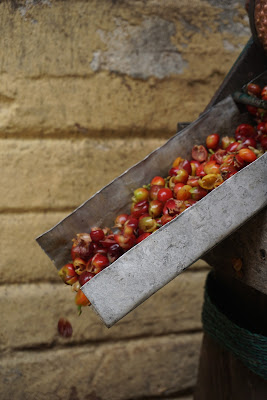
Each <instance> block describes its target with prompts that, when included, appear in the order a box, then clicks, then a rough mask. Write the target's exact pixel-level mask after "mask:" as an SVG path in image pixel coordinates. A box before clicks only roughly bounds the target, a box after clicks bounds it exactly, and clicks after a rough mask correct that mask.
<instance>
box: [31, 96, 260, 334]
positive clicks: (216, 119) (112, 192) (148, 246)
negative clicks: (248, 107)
mask: <svg viewBox="0 0 267 400" xmlns="http://www.w3.org/2000/svg"><path fill="white" fill-rule="evenodd" d="M241 122H245V117H244V115H241V114H240V113H239V110H238V108H237V107H236V105H235V103H234V102H233V100H232V99H231V97H228V98H226V99H225V100H223V101H221V102H220V103H218V104H217V105H216V106H214V107H213V108H211V109H210V110H209V111H207V112H206V113H205V114H202V115H201V117H200V118H199V119H197V120H196V121H195V122H193V123H192V124H190V125H189V126H188V127H187V128H185V129H184V130H182V131H181V132H179V133H178V134H176V135H175V136H174V137H173V138H171V139H170V140H169V141H168V142H166V144H165V145H163V146H162V147H160V148H159V149H157V150H155V151H154V152H153V153H151V154H150V155H149V156H147V157H146V158H145V159H144V160H143V161H141V162H140V163H138V164H136V165H135V166H133V167H132V168H130V169H129V170H127V171H126V172H125V173H124V174H122V175H121V176H120V177H118V178H116V179H115V180H114V181H112V182H111V183H110V184H109V185H107V186H106V187H104V188H103V189H102V190H100V191H99V192H97V193H96V194H95V195H94V196H93V197H91V198H90V199H89V200H88V201H86V202H85V203H84V204H82V205H81V206H80V207H79V208H78V209H76V210H75V211H74V212H73V213H71V214H70V215H69V216H68V217H67V218H65V219H64V220H62V221H61V222H60V223H59V224H57V225H56V226H55V227H53V228H52V229H50V230H49V231H48V232H46V233H45V234H43V235H41V236H39V237H38V238H37V242H38V243H39V245H40V246H41V247H42V248H43V250H44V251H45V252H46V254H47V255H48V256H49V257H50V258H51V260H52V261H53V262H54V263H55V265H56V267H57V268H61V267H62V266H63V265H64V264H65V263H66V262H69V260H70V249H71V245H72V242H71V240H72V238H73V237H75V235H76V233H79V232H88V230H89V229H90V227H92V226H112V225H113V221H114V216H116V215H117V214H118V213H120V212H122V211H124V212H127V211H128V210H129V207H130V204H131V197H132V191H133V190H134V189H136V187H138V186H141V185H143V184H146V183H148V182H149V181H150V180H151V178H152V177H153V176H155V175H163V176H166V174H167V171H168V170H169V168H170V163H171V162H172V160H173V159H175V158H176V157H177V156H181V157H184V158H191V155H190V153H191V148H192V146H193V145H194V144H202V143H203V142H204V141H205V138H206V136H207V135H208V134H210V133H211V132H218V133H219V134H220V135H229V136H231V135H233V134H234V130H235V127H236V126H237V124H238V123H241ZM248 182H249V184H248ZM266 186H267V184H266V154H265V155H264V156H262V157H261V158H260V159H258V160H256V161H255V162H254V163H252V164H250V165H249V166H247V167H246V168H244V169H243V170H242V171H240V172H239V173H238V174H236V175H234V176H233V177H232V178H230V179H229V180H228V181H226V182H225V183H224V184H223V185H222V186H220V187H218V188H217V189H216V190H214V191H212V192H211V193H210V194H209V195H208V196H207V197H205V198H204V199H202V200H201V201H200V202H198V203H197V204H196V205H194V206H193V207H191V208H190V209H188V210H186V211H185V212H184V213H182V214H181V215H180V216H179V217H178V218H176V219H175V220H174V221H172V222H171V223H170V224H167V225H166V226H164V227H162V228H161V229H160V230H158V231H157V232H155V233H154V234H153V235H151V236H149V237H148V238H147V239H146V240H145V241H144V242H141V243H140V244H139V245H137V246H136V247H134V248H133V249H131V250H130V251H128V252H127V253H126V254H124V255H123V256H122V257H121V258H120V259H118V260H117V261H116V262H115V263H113V264H112V265H111V266H110V267H108V268H107V269H105V270H104V271H102V272H101V273H100V274H98V275H97V276H96V277H95V278H94V279H93V280H91V281H90V282H88V283H87V284H86V285H84V287H83V290H84V292H85V294H86V295H87V296H88V298H89V300H90V301H91V302H92V304H93V306H94V309H95V311H96V312H97V313H98V314H99V315H100V317H101V318H102V320H103V321H104V323H105V324H106V325H107V326H112V325H113V324H114V323H115V322H116V321H118V320H119V319H121V318H122V317H123V316H124V315H126V314H127V313H128V312H129V311H130V310H132V309H133V308H135V307H136V306H137V305H138V304H140V303H141V302H143V301H144V300H145V299H146V298H148V297H149V296H150V295H151V294H153V293H154V292H155V291H157V290H158V289H159V288H160V287H162V286H164V285H165V284H166V283H167V282H169V281H170V280H171V279H173V278H174V277H175V276H177V275H178V274H179V273H180V272H181V271H182V270H183V269H185V268H187V267H188V266H189V265H191V264H192V263H193V262H194V261H195V260H196V259H198V258H200V257H201V255H202V254H203V253H205V252H207V251H208V250H209V249H210V248H212V247H213V246H214V245H216V243H218V242H219V241H220V240H223V239H224V238H225V237H226V236H228V235H229V234H230V233H231V232H232V231H234V230H235V229H237V228H238V227H239V226H240V225H241V224H242V223H244V222H245V221H246V220H247V219H248V218H250V217H251V216H252V215H254V214H255V213H256V212H257V211H259V210H260V209H261V208H262V207H264V205H265V204H266ZM103 210H107V212H106V213H103Z"/></svg>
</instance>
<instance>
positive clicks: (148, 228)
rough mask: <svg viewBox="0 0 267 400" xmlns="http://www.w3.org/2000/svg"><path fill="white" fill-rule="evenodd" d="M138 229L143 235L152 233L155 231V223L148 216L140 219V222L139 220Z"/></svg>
mask: <svg viewBox="0 0 267 400" xmlns="http://www.w3.org/2000/svg"><path fill="white" fill-rule="evenodd" d="M139 228H140V229H141V230H142V231H143V232H144V233H147V232H148V233H150V232H154V231H155V230H156V229H157V222H156V220H155V219H154V218H152V217H150V216H149V217H143V218H140V220H139Z"/></svg>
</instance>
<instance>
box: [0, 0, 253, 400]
mask: <svg viewBox="0 0 267 400" xmlns="http://www.w3.org/2000/svg"><path fill="white" fill-rule="evenodd" d="M249 36H250V32H249V28H248V21H247V17H246V14H245V11H244V4H243V1H236V2H230V1H212V0H210V1H204V0H193V1H191V2H187V1H171V0H166V1H164V2H162V1H160V0H137V1H130V0H124V1H122V0H121V1H120V0H117V1H115V0H114V1H109V0H98V1H97V0H95V1H94V0H92V1H83V0H77V1H74V0H66V1H52V0H51V1H49V0H27V1H19V0H10V1H9V0H6V1H4V2H1V4H0V167H1V175H0V187H1V196H0V221H1V230H0V254H1V258H0V265H1V267H0V268H1V273H0V313H1V324H0V352H1V357H0V399H1V400H2V399H3V400H6V399H9V398H10V399H11V398H12V399H14V400H16V399H24V400H30V399H34V400H39V399H40V400H42V399H49V400H50V399H51V400H53V399H56V400H61V399H70V400H78V399H88V400H90V399H91V400H93V399H102V400H110V399H112V400H115V399H123V400H128V399H144V398H158V399H168V398H170V397H171V398H172V399H174V398H175V399H178V398H179V399H184V400H185V399H187V400H189V398H191V395H192V391H193V387H194V385H195V379H196V372H197V364H198V356H199V349H200V340H201V322H200V313H201V304H202V294H203V285H204V281H205V276H206V273H207V267H206V265H205V264H204V263H203V262H201V261H199V262H198V263H197V265H196V266H195V267H194V268H192V267H191V268H190V270H188V272H186V273H184V274H182V275H181V276H180V277H179V278H177V279H176V280H175V281H173V282H171V283H170V284H169V285H167V286H166V287H165V288H164V289H163V290H161V291H160V292H158V293H157V294H156V295H154V296H153V297H152V298H151V299H149V300H148V301H147V302H146V303H144V304H143V305H141V306H140V307H138V308H137V309H136V310H135V311H134V312H132V313H131V314H130V315H128V316H127V317H125V318H124V319H123V320H122V321H121V322H120V323H118V324H117V325H116V326H115V327H113V328H111V329H110V330H107V329H106V328H105V327H104V326H103V325H102V323H101V322H100V321H99V320H98V319H97V318H96V316H95V315H94V314H93V312H92V310H90V309H86V310H85V311H84V313H83V314H82V316H81V317H78V316H76V310H75V306H74V303H73V294H72V293H71V292H70V289H69V288H68V287H65V286H64V285H62V284H61V283H60V281H59V278H58V277H57V274H56V270H55V268H54V266H53V265H52V264H51V262H50V261H49V260H48V258H47V257H46V256H45V255H44V254H43V253H42V252H41V250H40V249H39V247H38V246H37V244H36V243H35V242H34V238H35V237H36V236H37V235H39V234H40V233H42V232H43V231H44V230H46V229H49V228H50V227H51V226H53V225H54V224H55V223H57V222H58V221H59V220H61V219H62V218H63V217H64V216H65V215H67V214H68V213H69V212H70V211H72V210H73V209H74V208H75V207H76V206H78V205H79V204H81V203H82V202H83V201H85V200H86V199H87V198H88V197H90V196H91V195H92V194H93V193H94V192H95V191H97V190H98V189H100V188H101V187H102V186H104V185H105V184H106V183H108V182H109V181H110V180H111V179H113V178H115V177H116V176H117V175H118V174H120V173H122V172H123V171H124V170H125V169H127V168H128V167H130V166H131V165H133V164H134V163H136V162H138V161H139V160H141V159H142V158H144V157H145V156H146V155H147V154H148V153H149V152H151V151H152V150H154V149H155V148H156V147H158V146H160V145H162V144H163V143H164V142H165V141H166V139H167V138H169V137H170V136H172V135H173V134H174V133H175V131H176V124H177V122H178V121H180V122H181V121H191V120H193V119H195V118H196V117H197V116H198V114H199V113H200V112H201V111H202V110H203V109H204V108H205V106H206V105H207V103H208V102H209V100H210V98H211V96H212V95H213V94H214V92H215V90H216V89H217V88H218V87H219V85H220V83H221V82H222V80H223V78H224V76H225V75H226V73H227V72H228V70H229V68H230V67H231V65H232V64H233V62H234V61H235V59H236V58H237V56H238V54H239V52H240V51H241V50H242V48H243V46H244V44H245V43H246V42H247V40H248V38H249ZM189 240H190V239H189ZM60 317H67V318H68V319H69V320H70V321H71V322H72V324H73V327H74V334H73V337H72V338H71V339H70V340H63V339H62V338H59V336H58V335H57V321H58V319H59V318H60Z"/></svg>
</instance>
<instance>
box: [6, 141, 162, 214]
mask: <svg viewBox="0 0 267 400" xmlns="http://www.w3.org/2000/svg"><path fill="white" fill-rule="evenodd" d="M164 142H165V141H164V140H162V139H160V138H158V139H156V138H155V139H141V138H138V137H137V138H129V137H128V138H125V139H118V138H117V139H116V138H115V139H112V140H111V139H110V140H107V139H82V140H76V141H72V140H10V139H8V140H1V141H0V166H1V169H2V170H4V171H5V173H2V174H1V177H0V187H1V193H3V195H2V196H0V210H1V209H7V208H11V209H12V208H15V209H31V208H37V209H40V208H41V209H46V208H52V209H55V208H56V209H58V208H73V209H74V208H75V207H77V206H79V205H80V204H81V203H83V202H84V201H85V200H87V199H88V198H89V197H90V196H92V195H93V194H94V193H95V192H96V191H97V190H99V189H101V188H102V187H103V186H105V185H106V184H107V183H109V182H110V181H111V180H112V179H114V178H116V177H117V176H118V175H120V174H121V173H123V172H124V171H125V170H126V169H127V168H129V167H131V166H132V165H133V164H135V163H136V162H138V161H141V160H142V159H143V158H144V157H145V156H146V155H147V154H149V153H150V152H151V151H152V150H155V149H156V148H157V147H158V146H160V145H161V144H163V143H164Z"/></svg>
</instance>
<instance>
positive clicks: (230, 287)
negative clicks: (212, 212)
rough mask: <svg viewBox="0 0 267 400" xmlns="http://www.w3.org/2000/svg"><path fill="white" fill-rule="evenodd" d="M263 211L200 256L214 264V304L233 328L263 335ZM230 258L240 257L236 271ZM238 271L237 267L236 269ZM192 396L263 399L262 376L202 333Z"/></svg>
mask: <svg viewBox="0 0 267 400" xmlns="http://www.w3.org/2000/svg"><path fill="white" fill-rule="evenodd" d="M266 255H267V209H266V208H265V209H264V210H262V211H261V212H260V213H259V214H257V215H256V216H255V217H253V218H252V219H251V220H249V221H248V222H247V223H246V224H245V225H243V226H242V227H241V228H240V229H239V230H238V231H236V232H235V233H233V234H232V235H230V236H229V237H228V238H227V239H225V240H224V241H223V242H222V243H220V244H219V245H218V246H216V247H215V248H214V249H213V250H212V251H211V252H209V253H208V254H207V255H206V256H205V260H206V261H207V262H208V263H209V264H210V265H212V266H213V267H214V268H215V277H216V304H217V305H218V306H219V308H220V310H222V311H223V313H224V314H225V315H227V316H228V317H230V319H231V320H234V321H235V322H236V323H237V324H238V325H239V326H241V327H244V328H245V329H248V330H249V331H252V332H254V333H259V334H261V335H264V336H266V337H267V312H266V310H267V256H266ZM234 259H240V260H241V269H240V270H239V271H238V270H236V269H235V268H236V264H235V262H234ZM237 269H238V268H237ZM194 399H195V400H215V399H216V400H226V399H227V400H231V399H233V400H239V399H242V400H246V399H248V400H249V399H253V400H265V399H267V380H264V379H263V378H261V377H260V376H258V375H256V374H255V373H254V372H252V371H251V370H249V369H248V368H247V367H246V366H245V365H244V364H242V363H241V362H240V361H239V360H238V359H237V358H236V357H235V356H234V355H233V354H231V352H229V351H228V350H226V349H224V348H223V347H222V346H221V345H220V344H218V342H216V340H214V339H213V338H211V337H210V336H209V335H208V334H207V333H205V334H204V338H203V343H202V350H201V357H200V363H199V373H198V382H197V388H196V391H195V397H194Z"/></svg>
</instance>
